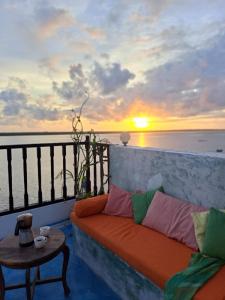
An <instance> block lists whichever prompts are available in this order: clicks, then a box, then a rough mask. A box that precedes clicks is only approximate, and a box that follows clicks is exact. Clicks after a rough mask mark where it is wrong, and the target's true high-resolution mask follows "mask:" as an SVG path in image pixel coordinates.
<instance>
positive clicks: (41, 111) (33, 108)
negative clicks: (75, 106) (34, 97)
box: [27, 105, 62, 121]
mask: <svg viewBox="0 0 225 300" xmlns="http://www.w3.org/2000/svg"><path fill="white" fill-rule="evenodd" d="M27 112H28V114H29V116H30V117H31V118H32V119H35V120H48V121H56V120H59V119H60V118H61V117H62V113H60V112H59V111H58V110H57V109H56V108H54V109H49V108H44V107H40V106H37V105H29V106H28V107H27Z"/></svg>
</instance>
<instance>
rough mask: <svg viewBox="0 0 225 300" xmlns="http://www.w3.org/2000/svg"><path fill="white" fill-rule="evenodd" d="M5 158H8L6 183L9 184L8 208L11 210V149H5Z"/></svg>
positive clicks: (12, 206) (12, 207)
mask: <svg viewBox="0 0 225 300" xmlns="http://www.w3.org/2000/svg"><path fill="white" fill-rule="evenodd" d="M7 160H8V184H9V210H10V211H13V209H14V205H13V192H12V150H11V148H8V149H7Z"/></svg>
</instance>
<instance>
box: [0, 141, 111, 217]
mask: <svg viewBox="0 0 225 300" xmlns="http://www.w3.org/2000/svg"><path fill="white" fill-rule="evenodd" d="M79 145H84V146H85V151H86V155H85V156H86V166H87V168H86V170H85V173H86V174H85V175H86V176H85V179H86V180H85V187H84V189H85V192H86V193H87V194H92V195H97V194H98V193H104V185H105V183H106V182H104V175H107V177H108V178H109V145H108V144H104V143H90V141H89V136H87V137H86V140H85V142H81V143H79V144H78V143H75V142H66V143H42V144H23V145H4V146H0V155H1V154H2V153H3V152H5V151H6V152H5V153H6V157H7V158H6V159H7V162H6V164H7V173H6V170H2V166H0V172H4V173H5V174H4V176H7V174H8V209H4V210H2V208H1V201H2V199H0V216H1V215H6V214H11V213H15V212H19V211H23V210H27V209H31V208H36V207H40V206H45V205H49V204H53V203H57V202H62V201H66V200H70V199H73V198H74V197H76V196H77V193H78V192H77V180H78V170H79V165H78V164H79V162H78V160H77V157H78V151H79V149H78V147H79ZM56 147H60V148H61V155H62V170H61V175H62V180H61V184H62V196H61V197H60V198H56V196H55V179H56V175H57V174H55V149H56ZM31 148H33V149H36V158H35V157H33V159H36V166H37V174H36V176H37V182H38V192H37V195H36V199H37V201H36V202H35V203H30V201H29V193H28V182H29V176H28V170H29V165H28V162H27V155H28V149H31ZM68 148H72V157H73V163H72V171H71V166H70V167H69V168H70V172H72V173H73V185H74V186H73V194H72V195H68V191H67V179H68V176H67V149H68ZM16 149H17V151H20V150H21V159H22V165H23V168H22V177H23V192H24V194H23V205H20V207H18V206H17V207H15V201H14V194H13V176H12V171H13V164H12V157H13V152H14V151H15V150H16ZM43 149H48V151H49V162H50V178H49V179H50V182H49V184H50V199H43V193H42V150H43ZM57 149H58V148H57ZM70 150H71V149H70ZM90 155H92V157H93V163H92V164H90V163H89V159H90ZM70 158H71V157H70ZM105 162H106V164H105V165H104V163H105ZM69 168H68V169H69ZM72 173H71V174H72ZM32 180H33V179H32ZM107 182H108V181H107ZM99 186H100V188H99ZM0 188H1V183H0ZM107 189H108V186H107ZM78 196H79V195H78Z"/></svg>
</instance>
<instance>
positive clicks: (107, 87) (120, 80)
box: [92, 62, 135, 94]
mask: <svg viewBox="0 0 225 300" xmlns="http://www.w3.org/2000/svg"><path fill="white" fill-rule="evenodd" d="M92 75H93V78H94V80H95V81H96V82H97V83H98V85H99V87H100V89H101V91H102V92H103V94H109V93H111V92H114V91H116V90H117V89H119V88H121V87H123V86H126V85H127V84H128V82H129V81H130V80H132V79H134V77H135V75H134V74H133V73H131V72H130V71H129V70H128V69H122V67H121V65H120V64H119V63H113V64H112V65H107V66H106V67H103V66H102V65H100V64H99V63H98V62H95V66H94V70H93V73H92Z"/></svg>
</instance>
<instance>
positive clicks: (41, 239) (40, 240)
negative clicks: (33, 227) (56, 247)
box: [34, 235, 47, 248]
mask: <svg viewBox="0 0 225 300" xmlns="http://www.w3.org/2000/svg"><path fill="white" fill-rule="evenodd" d="M46 243H47V238H46V236H43V235H39V236H37V237H36V238H35V239H34V245H35V248H42V247H44V245H45V244H46Z"/></svg>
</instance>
